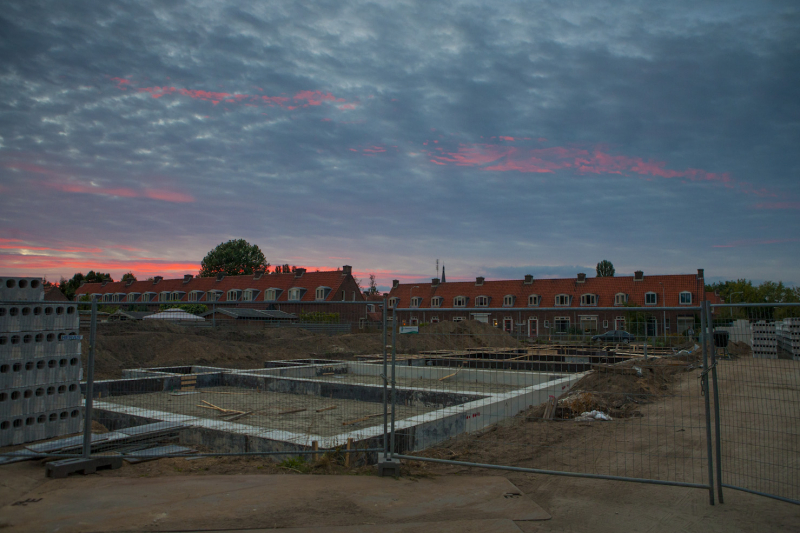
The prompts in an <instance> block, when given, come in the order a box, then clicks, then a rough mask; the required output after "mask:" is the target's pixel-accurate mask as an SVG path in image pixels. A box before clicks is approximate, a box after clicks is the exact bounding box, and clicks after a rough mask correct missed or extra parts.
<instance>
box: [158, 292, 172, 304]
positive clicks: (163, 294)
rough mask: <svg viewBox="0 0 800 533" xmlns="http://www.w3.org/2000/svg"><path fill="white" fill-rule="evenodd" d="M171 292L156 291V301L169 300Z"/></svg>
mask: <svg viewBox="0 0 800 533" xmlns="http://www.w3.org/2000/svg"><path fill="white" fill-rule="evenodd" d="M171 294H172V293H170V292H169V291H163V292H159V293H158V301H159V302H168V301H169V297H170V295H171Z"/></svg>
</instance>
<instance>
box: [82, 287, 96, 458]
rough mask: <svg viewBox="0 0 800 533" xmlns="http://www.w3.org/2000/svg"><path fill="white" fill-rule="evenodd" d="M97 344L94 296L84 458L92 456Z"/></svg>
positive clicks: (90, 332)
mask: <svg viewBox="0 0 800 533" xmlns="http://www.w3.org/2000/svg"><path fill="white" fill-rule="evenodd" d="M96 342H97V297H96V296H92V321H91V325H90V329H89V359H88V361H86V401H85V403H84V409H83V458H84V459H89V458H90V457H91V455H92V399H93V396H94V345H95V344H96Z"/></svg>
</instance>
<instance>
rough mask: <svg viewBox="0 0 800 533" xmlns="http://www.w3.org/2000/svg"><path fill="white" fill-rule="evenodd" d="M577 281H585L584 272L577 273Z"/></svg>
mask: <svg viewBox="0 0 800 533" xmlns="http://www.w3.org/2000/svg"><path fill="white" fill-rule="evenodd" d="M578 283H586V274H585V273H583V272H581V273H579V274H578Z"/></svg>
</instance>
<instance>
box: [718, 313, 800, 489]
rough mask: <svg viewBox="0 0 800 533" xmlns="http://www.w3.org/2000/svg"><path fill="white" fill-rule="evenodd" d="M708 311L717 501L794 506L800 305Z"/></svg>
mask: <svg viewBox="0 0 800 533" xmlns="http://www.w3.org/2000/svg"><path fill="white" fill-rule="evenodd" d="M709 308H710V314H711V316H712V317H713V320H712V324H713V333H712V336H711V337H710V340H711V339H713V345H714V348H713V351H712V354H713V355H712V365H713V367H714V368H713V374H712V375H713V386H714V396H715V400H716V401H715V403H716V405H717V411H716V420H715V425H716V430H717V431H716V433H717V443H716V455H717V457H716V467H717V472H716V476H717V478H716V481H717V484H718V487H719V498H720V500H722V499H723V492H722V489H723V487H727V488H731V489H738V490H743V491H746V492H753V493H756V494H761V495H766V496H770V497H773V498H777V499H780V500H784V501H789V502H792V503H800V463H798V458H800V304H780V305H770V304H743V305H742V304H736V305H711V306H709Z"/></svg>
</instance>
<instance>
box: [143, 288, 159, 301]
mask: <svg viewBox="0 0 800 533" xmlns="http://www.w3.org/2000/svg"><path fill="white" fill-rule="evenodd" d="M156 298H158V295H157V294H156V293H154V292H150V291H148V292H145V293H142V301H143V302H154V301H155V300H156Z"/></svg>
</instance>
